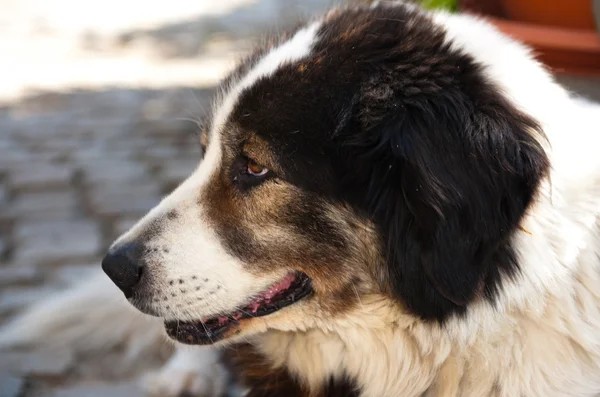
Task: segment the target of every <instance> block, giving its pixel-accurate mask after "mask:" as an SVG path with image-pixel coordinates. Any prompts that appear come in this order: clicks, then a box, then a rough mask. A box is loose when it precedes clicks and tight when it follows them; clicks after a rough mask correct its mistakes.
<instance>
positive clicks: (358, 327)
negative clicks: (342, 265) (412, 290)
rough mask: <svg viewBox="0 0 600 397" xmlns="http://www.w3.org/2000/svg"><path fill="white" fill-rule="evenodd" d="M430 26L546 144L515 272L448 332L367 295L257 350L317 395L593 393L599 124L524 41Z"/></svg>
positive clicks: (597, 378)
mask: <svg viewBox="0 0 600 397" xmlns="http://www.w3.org/2000/svg"><path fill="white" fill-rule="evenodd" d="M465 19H468V21H465ZM435 20H436V22H438V23H439V24H440V25H442V26H443V27H444V29H445V30H446V31H447V32H448V37H449V39H450V40H452V41H451V42H452V45H456V46H458V47H459V48H460V49H461V50H462V51H467V52H469V53H471V54H472V55H474V56H475V58H476V59H479V60H481V61H482V62H487V63H485V64H484V66H486V71H487V73H488V75H489V77H490V79H491V80H492V81H495V82H497V83H498V85H499V88H500V89H501V90H502V91H503V92H505V93H506V95H507V96H508V97H509V98H510V99H511V100H513V101H514V103H515V105H516V106H517V107H518V108H520V109H522V110H523V111H524V112H526V113H527V114H529V115H531V116H532V117H534V118H535V119H536V120H537V121H539V122H540V124H541V125H542V129H543V130H544V133H545V134H546V136H547V138H548V145H547V149H548V154H549V157H550V160H551V164H552V171H551V174H550V177H549V178H548V180H546V181H545V182H544V183H543V184H542V186H541V187H540V191H539V195H538V196H537V198H536V200H535V203H534V204H533V205H532V206H531V208H530V209H529V211H528V213H527V214H526V215H525V217H524V218H523V220H522V223H521V228H520V229H518V230H516V231H515V232H514V235H513V237H512V241H511V243H512V245H513V247H514V249H515V251H516V253H517V258H518V261H519V267H520V272H519V273H518V274H517V275H516V276H515V277H514V278H513V279H510V280H508V279H507V280H504V281H505V282H504V284H503V290H502V291H501V293H500V296H499V297H498V299H497V300H496V302H495V304H494V305H493V306H492V304H491V303H489V302H487V301H484V300H481V301H479V302H475V303H472V304H471V305H470V307H469V309H468V312H467V313H466V315H464V316H462V317H460V318H455V319H450V320H449V321H448V322H447V323H445V324H444V326H439V325H437V324H432V323H426V322H423V321H420V320H418V319H416V318H415V317H413V316H410V315H408V314H406V311H404V310H402V308H400V307H398V305H397V304H395V303H393V302H391V301H389V300H387V299H385V298H383V297H378V296H370V297H364V296H363V297H361V305H360V307H358V308H356V309H355V311H354V312H353V313H351V314H348V313H346V314H345V315H344V318H343V319H335V321H333V320H323V323H322V324H314V326H313V328H311V329H310V330H302V331H295V332H293V331H287V332H283V331H268V332H266V333H264V334H262V335H260V336H258V337H257V338H256V340H255V343H256V346H257V348H258V349H259V350H260V351H261V352H262V353H263V354H264V355H265V356H266V357H268V358H269V359H271V360H273V364H274V365H276V366H285V367H287V369H288V370H289V372H290V373H291V374H292V375H293V376H295V377H296V378H297V379H298V381H300V382H301V383H303V384H305V385H306V386H307V387H308V388H309V389H311V390H317V389H319V388H320V387H321V386H322V385H323V384H324V382H326V381H327V380H328V378H330V377H333V378H337V379H342V378H344V377H346V378H347V379H349V380H351V381H353V382H354V383H355V384H356V386H357V387H358V389H359V390H360V394H361V396H363V397H381V396H405V397H410V396H432V397H433V396H435V397H438V396H460V397H480V396H507V397H508V396H542V395H548V396H550V395H552V396H557V395H560V396H577V397H581V396H593V395H597V394H598V393H600V373H598V371H597V368H598V367H599V366H600V334H599V333H598V329H600V287H599V286H600V272H599V265H600V259H599V255H600V230H599V226H598V223H599V222H598V218H599V216H600V158H599V156H598V155H597V150H598V147H599V144H600V142H599V141H600V131H594V129H597V127H596V124H597V121H594V118H593V117H590V116H586V115H584V113H583V111H582V110H581V109H579V108H578V107H577V106H576V105H575V103H574V102H573V100H572V99H571V98H569V94H568V93H567V92H566V91H565V90H564V89H562V88H561V87H559V86H558V85H557V84H556V83H554V82H553V81H552V78H551V77H550V75H549V74H548V73H546V72H545V71H544V70H543V69H542V67H541V66H540V65H539V64H538V63H537V62H535V61H533V60H532V59H531V57H530V56H529V54H528V51H527V50H526V49H525V48H524V47H522V46H521V45H520V44H517V43H515V42H512V41H511V40H509V39H507V38H506V37H505V36H503V35H499V34H497V32H496V31H495V30H494V29H493V28H491V27H490V26H488V25H486V24H484V23H482V22H478V21H475V20H473V19H472V18H471V17H468V16H449V15H446V14H443V13H440V14H437V15H436V16H435ZM474 38H476V39H474ZM494 49H498V51H495V50H494ZM480 55H481V56H480ZM565 114H569V115H571V116H570V117H565ZM540 139H544V138H542V137H540ZM594 140H595V141H594ZM574 159H577V162H576V163H574V162H573V160H574Z"/></svg>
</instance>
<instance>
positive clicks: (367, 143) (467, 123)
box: [350, 85, 549, 320]
mask: <svg viewBox="0 0 600 397" xmlns="http://www.w3.org/2000/svg"><path fill="white" fill-rule="evenodd" d="M480 87H481V90H480V91H478V92H477V93H476V94H474V96H473V97H467V96H466V95H464V92H462V91H458V90H457V91H455V92H452V91H446V92H442V93H440V95H437V96H429V97H425V98H424V99H421V98H414V100H410V101H408V100H404V101H394V100H392V101H389V100H388V101H387V102H386V104H385V106H371V107H369V106H365V107H364V108H363V109H361V112H360V114H361V120H362V121H361V129H362V131H361V132H360V133H359V134H357V135H354V136H355V138H354V140H353V142H351V143H350V145H351V146H352V147H353V148H357V147H361V148H362V152H361V153H360V154H356V155H358V156H361V161H360V164H362V165H364V168H363V170H369V171H363V170H358V171H357V174H356V176H357V178H358V179H360V180H362V183H363V184H365V185H366V186H368V188H367V189H363V190H362V191H363V192H364V193H363V194H362V196H361V199H360V200H361V201H362V202H363V204H364V206H365V207H366V209H367V211H368V213H369V215H370V216H371V217H372V218H373V219H374V220H375V222H376V224H377V226H378V227H379V230H380V233H381V235H382V238H383V240H384V243H385V244H386V245H387V246H386V249H387V252H385V255H386V258H387V264H386V271H384V272H382V274H385V275H387V278H386V279H385V280H382V283H383V284H384V285H386V286H388V287H389V288H390V290H391V292H392V293H394V294H395V296H397V297H398V298H400V299H401V300H402V301H403V303H404V304H405V305H407V306H408V308H409V309H411V310H412V311H413V312H414V313H415V314H417V315H420V316H422V317H423V318H435V319H438V320H443V319H444V318H446V317H447V315H448V314H451V313H457V312H458V313H460V312H463V311H464V310H465V306H466V305H467V303H469V302H471V301H472V300H473V299H474V298H475V297H478V296H484V295H487V296H488V297H491V296H493V293H494V292H495V290H496V289H497V288H498V287H499V283H500V279H501V276H502V275H503V274H504V275H506V274H507V273H508V274H511V273H514V272H515V271H517V270H518V269H517V265H516V261H515V260H514V258H513V255H512V254H511V250H510V246H509V244H508V238H509V236H510V235H511V233H512V232H513V231H514V230H515V229H516V228H518V227H519V222H520V220H521V218H522V217H523V215H524V213H525V211H526V209H527V207H528V205H529V204H530V203H531V201H532V199H533V197H534V195H535V193H536V190H537V187H538V185H539V183H540V181H541V180H542V179H543V177H544V175H545V174H546V173H547V170H548V168H549V161H548V158H547V156H546V154H545V151H544V149H543V147H542V145H541V143H540V142H541V141H543V139H544V138H543V132H542V131H541V130H540V127H539V126H538V124H537V123H536V122H535V120H533V119H531V118H530V117H528V116H527V115H525V114H524V113H522V112H520V111H519V110H518V109H516V108H515V107H514V106H513V105H512V104H511V103H510V102H509V101H507V100H505V99H504V98H503V97H502V96H501V95H500V94H499V93H498V92H497V90H494V89H493V88H492V87H487V88H486V86H485V85H481V86H480ZM486 89H487V91H486ZM390 98H391V97H390ZM390 105H391V106H390ZM365 120H367V121H368V122H365ZM356 136H360V137H361V138H360V139H357V138H356ZM357 168H358V167H357Z"/></svg>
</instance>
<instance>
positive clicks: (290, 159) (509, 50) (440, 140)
mask: <svg viewBox="0 0 600 397" xmlns="http://www.w3.org/2000/svg"><path fill="white" fill-rule="evenodd" d="M598 109H599V108H598V107H584V106H581V105H580V104H579V103H578V102H577V101H575V100H574V99H573V98H572V97H571V95H570V94H569V92H567V91H566V90H565V89H563V88H562V87H561V86H559V85H558V84H557V83H556V82H555V81H554V80H553V78H552V77H551V75H550V74H549V72H548V71H547V70H546V69H545V68H544V67H543V66H541V65H540V64H539V63H538V62H537V61H536V60H535V59H534V57H533V56H532V55H531V53H530V51H529V49H528V48H526V47H525V46H524V45H522V44H520V43H518V42H515V41H514V40H512V39H510V38H508V37H507V36H505V35H503V34H502V33H500V32H498V31H497V30H496V29H495V28H494V27H492V26H491V25H489V24H488V23H486V22H485V21H482V20H480V19H477V18H476V17H472V16H467V15H456V14H448V13H445V12H430V11H423V10H420V9H419V8H416V7H415V6H412V5H407V4H402V3H385V2H382V3H377V4H375V5H373V6H368V7H348V8H338V9H334V10H332V11H330V12H329V13H327V14H325V15H324V16H322V17H320V18H316V19H314V20H312V21H310V22H308V23H307V24H305V25H302V26H300V27H299V28H297V29H296V30H294V31H292V32H290V33H289V34H286V35H282V36H279V37H277V38H274V39H272V40H267V41H266V42H265V43H264V45H263V46H262V47H261V48H259V49H257V50H256V51H255V52H254V53H253V54H252V55H251V56H249V57H248V58H247V59H245V60H244V61H242V62H241V63H240V64H239V66H238V67H237V68H236V69H235V70H234V71H233V72H232V73H231V74H230V75H229V76H228V77H227V78H226V79H225V80H224V81H223V83H222V85H221V88H220V90H219V95H218V96H217V98H216V100H215V106H214V111H213V113H212V115H211V117H210V119H209V120H208V121H207V123H206V126H205V128H204V129H203V131H202V139H201V141H202V142H201V145H202V146H203V148H204V149H205V156H204V159H203V161H202V162H201V163H200V165H199V167H198V168H197V169H196V170H195V171H194V172H193V174H192V175H191V176H190V177H189V178H188V179H187V180H185V181H184V182H183V183H182V184H181V185H180V186H179V187H178V188H177V189H176V190H175V191H174V192H173V193H171V194H170V195H169V196H168V197H166V198H165V199H164V200H163V201H162V202H161V203H160V204H159V205H158V206H157V207H156V208H154V209H153V210H151V211H150V212H149V213H148V214H147V215H146V216H145V217H144V218H143V219H141V220H140V221H139V222H138V223H137V224H136V225H135V226H134V227H133V228H132V229H131V230H129V231H128V232H127V233H126V234H124V235H123V236H121V237H120V238H119V239H118V240H117V241H115V242H114V244H113V245H112V246H111V248H110V250H109V252H108V253H107V255H106V257H105V258H104V260H103V261H102V268H103V270H104V272H105V273H106V275H107V276H108V278H110V279H111V280H112V282H113V283H114V285H115V286H116V287H114V286H111V285H110V284H109V283H108V279H107V278H104V279H102V280H100V279H96V280H94V281H92V282H91V283H92V284H93V285H96V286H99V285H100V284H102V285H104V286H103V287H102V288H99V290H100V291H102V292H93V291H91V290H92V289H93V288H90V287H85V286H83V287H82V286H79V287H76V288H75V289H74V290H73V291H71V292H70V294H71V296H70V297H68V296H67V297H64V296H63V298H62V301H61V300H57V299H55V300H53V301H52V304H53V305H54V306H53V308H54V310H59V309H60V308H67V307H69V308H70V309H69V310H79V309H77V308H80V310H81V311H82V312H83V311H87V312H89V311H93V310H100V311H101V312H102V313H105V316H104V318H109V317H110V318H112V321H113V322H115V321H118V319H120V318H127V319H129V320H130V322H131V324H130V325H123V326H122V327H120V328H119V329H117V330H112V331H111V332H112V333H111V334H110V336H106V339H109V338H110V339H111V340H117V339H127V338H131V339H136V338H133V337H131V335H135V334H136V333H137V334H140V333H142V332H144V333H145V334H146V335H145V340H144V341H142V342H139V341H138V342H139V343H141V344H142V346H143V347H144V348H153V347H152V346H153V345H154V344H155V343H156V340H158V339H160V338H162V335H163V329H164V331H166V334H167V335H168V337H169V338H170V339H172V340H174V341H176V342H177V343H178V344H179V347H178V350H177V352H176V353H175V355H174V356H173V358H172V359H171V361H170V362H169V363H168V364H167V365H166V367H165V368H164V369H163V370H162V372H161V373H160V374H159V375H158V376H155V377H153V378H152V382H153V384H154V386H152V387H154V390H161V392H162V393H163V394H162V395H172V394H177V393H181V392H191V393H204V394H205V395H218V394H219V393H221V392H222V391H223V390H224V388H225V383H226V375H225V374H226V371H225V369H224V367H223V366H222V364H220V362H219V354H220V353H218V352H217V350H216V349H214V348H213V347H212V346H228V347H229V348H228V349H225V350H224V352H225V354H226V355H227V356H228V357H227V360H228V362H229V364H230V365H231V366H232V367H233V368H234V373H235V374H237V375H238V377H239V381H240V383H241V384H243V385H244V387H245V388H246V389H245V393H246V395H248V396H265V397H266V396H342V395H343V396H361V397H390V396H403V397H410V396H460V397H470V396H478V397H479V396H507V397H508V396H578V397H581V396H594V395H597V394H599V393H600V332H598V331H599V330H600V287H599V286H600V273H599V271H600V224H599V222H598V219H599V216H600V156H599V155H598V148H599V147H600V145H599V143H600V127H599V125H600V123H599V122H598V120H600V117H598V116H600V112H599V111H598ZM117 287H118V289H120V290H121V292H122V293H123V294H124V295H125V297H126V298H127V301H128V302H129V304H130V305H131V306H132V307H128V305H129V304H127V303H125V300H122V301H121V302H120V303H119V304H118V305H116V306H106V307H103V308H99V306H100V305H101V303H98V302H99V301H100V302H102V300H101V299H98V296H101V294H105V296H107V297H108V296H111V297H114V296H116V294H117ZM75 290H77V291H80V292H74V291H75ZM90 297H93V299H92V298H90ZM57 302H58V303H57ZM69 302H70V303H69ZM69 304H70V305H71V306H69ZM48 305H49V304H48V303H46V306H45V307H44V308H43V309H40V307H38V308H37V309H36V308H33V309H32V310H31V311H30V312H28V313H27V314H25V316H24V317H22V318H21V319H19V320H17V321H16V322H15V323H14V324H12V325H11V326H9V329H8V330H5V331H4V333H3V334H2V336H0V345H4V346H6V345H14V344H19V343H25V342H27V343H31V342H32V341H37V340H41V339H42V338H43V337H42V335H46V336H47V335H48V332H47V330H48V329H50V328H51V327H56V319H49V315H48V310H49V309H48ZM133 307H135V308H136V309H137V310H139V311H141V312H142V313H145V314H147V315H148V316H139V315H138V316H136V315H133V314H132V310H133ZM117 308H118V310H117ZM116 312H119V314H118V316H119V317H116V316H117V314H116ZM82 316H85V314H83V313H82ZM40 318H44V319H45V320H43V321H41V322H40ZM33 322H37V324H38V326H37V327H36V329H35V330H31V328H29V329H28V328H27V327H26V325H27V324H29V325H30V324H32V323H33ZM123 323H124V324H126V323H127V321H126V320H124V321H123ZM99 324H100V322H97V323H96V324H88V325H86V324H85V323H83V324H82V325H81V326H82V327H85V328H88V329H89V328H93V327H94V326H97V325H99ZM106 327H107V326H106V325H105V326H104V328H106ZM41 330H44V331H43V332H42V331H41ZM142 330H143V331H142ZM96 332H98V330H96ZM80 334H83V331H82V332H80ZM76 336H77V335H75V334H72V335H65V336H63V337H62V338H63V339H62V340H63V343H73V342H72V340H73V339H75V338H76ZM54 338H55V339H56V338H61V337H60V336H54ZM67 341H68V342H67ZM59 342H60V341H56V340H55V341H54V343H59ZM46 343H48V342H47V340H46ZM86 343H88V342H86ZM184 345H193V346H194V348H190V349H186V348H185V347H184ZM136 350H138V351H139V350H143V349H140V348H139V347H138V348H137V349H136Z"/></svg>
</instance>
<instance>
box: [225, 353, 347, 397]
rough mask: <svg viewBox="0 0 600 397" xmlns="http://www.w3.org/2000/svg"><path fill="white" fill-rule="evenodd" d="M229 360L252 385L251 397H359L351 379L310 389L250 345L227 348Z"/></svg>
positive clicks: (226, 355)
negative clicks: (317, 388)
mask: <svg viewBox="0 0 600 397" xmlns="http://www.w3.org/2000/svg"><path fill="white" fill-rule="evenodd" d="M225 359H226V362H227V363H228V364H229V365H230V366H231V367H232V368H233V370H234V371H233V372H234V373H237V374H240V379H239V381H240V382H241V383H242V384H243V385H244V386H246V387H248V388H249V389H250V390H249V393H248V394H247V395H246V396H247V397H283V396H285V397H354V396H358V393H357V392H356V390H355V387H354V386H353V385H352V384H351V383H350V382H339V381H338V382H335V381H333V380H331V381H330V382H329V384H328V385H324V386H323V388H322V389H321V390H318V391H312V392H310V391H309V390H307V389H306V388H304V387H302V385H301V384H300V383H299V382H297V381H296V380H295V379H294V378H293V377H292V376H291V375H290V373H289V372H288V371H287V370H286V369H285V368H284V367H278V366H276V365H274V364H273V363H272V362H270V361H269V360H268V359H267V358H266V357H264V356H263V355H262V354H260V353H259V352H257V351H256V349H255V348H254V347H252V346H251V345H249V344H240V345H237V346H236V347H235V348H234V349H228V350H226V351H225Z"/></svg>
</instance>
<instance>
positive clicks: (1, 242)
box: [0, 219, 8, 258]
mask: <svg viewBox="0 0 600 397" xmlns="http://www.w3.org/2000/svg"><path fill="white" fill-rule="evenodd" d="M0 220H1V219H0ZM6 251H8V243H7V242H6V239H5V238H4V237H3V236H0V258H2V256H4V254H5V253H6Z"/></svg>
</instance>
